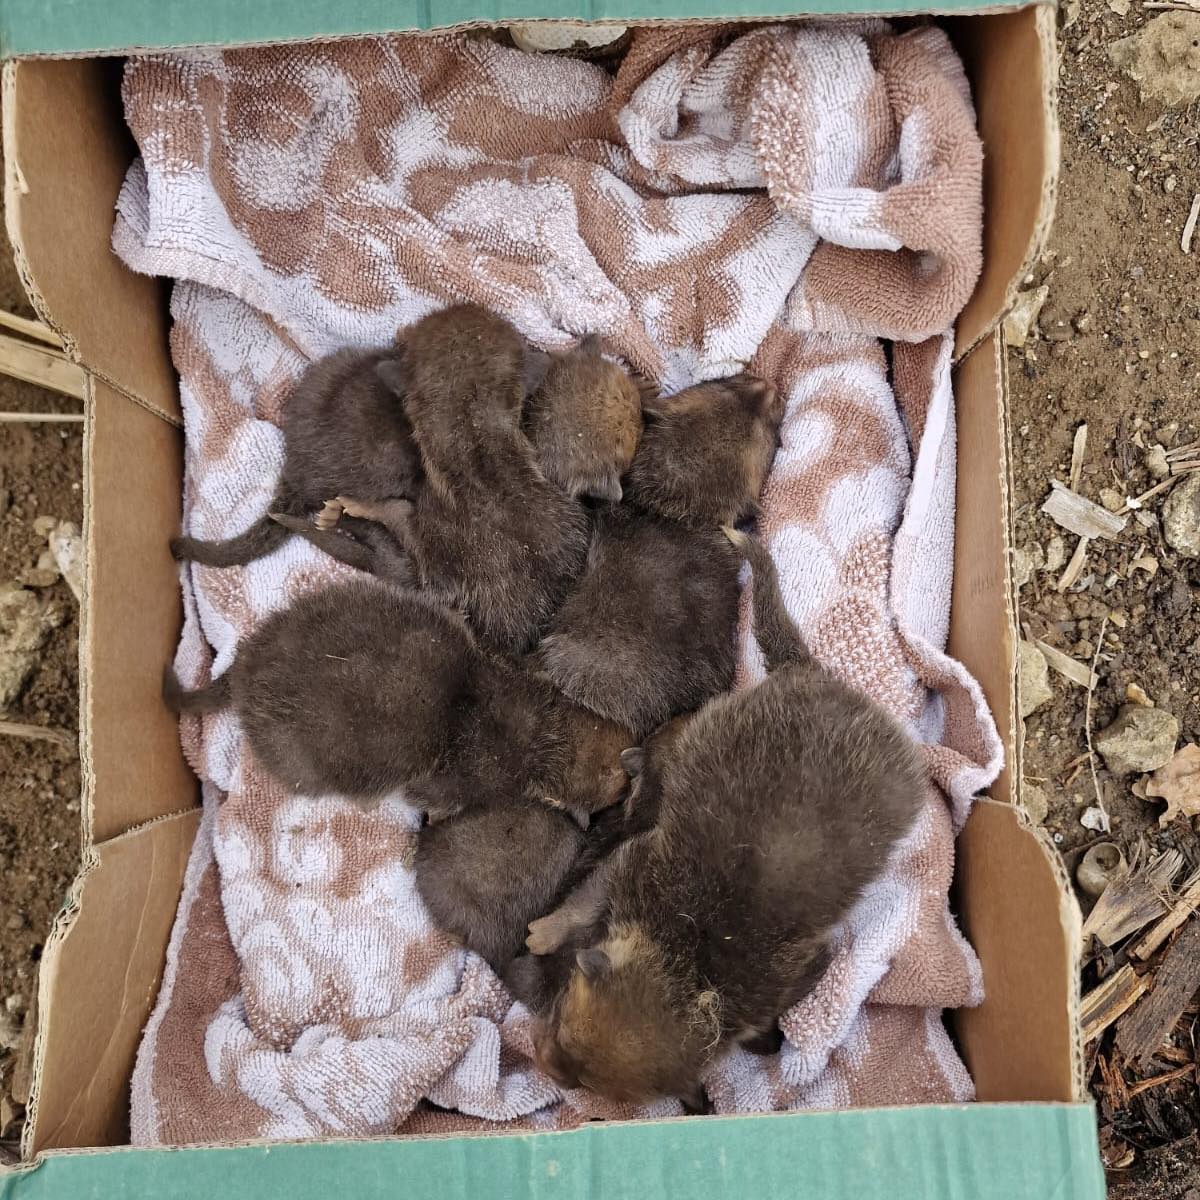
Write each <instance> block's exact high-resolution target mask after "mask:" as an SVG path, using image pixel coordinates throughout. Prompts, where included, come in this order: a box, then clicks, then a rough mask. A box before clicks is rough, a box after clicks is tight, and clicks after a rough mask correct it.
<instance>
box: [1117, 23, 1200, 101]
mask: <svg viewBox="0 0 1200 1200" xmlns="http://www.w3.org/2000/svg"><path fill="white" fill-rule="evenodd" d="M1198 41H1200V12H1165V13H1163V14H1162V15H1161V16H1158V17H1155V18H1154V19H1153V20H1152V21H1148V22H1147V23H1146V24H1145V25H1143V26H1142V28H1141V29H1140V30H1139V31H1138V32H1137V33H1135V34H1133V35H1132V36H1131V37H1124V38H1120V39H1118V40H1117V41H1115V42H1112V43H1110V44H1109V47H1108V57H1109V61H1110V62H1112V64H1113V65H1114V66H1115V67H1118V68H1120V69H1121V70H1123V71H1125V72H1126V74H1128V76H1129V78H1130V79H1132V80H1133V81H1134V82H1135V83H1137V85H1138V88H1139V90H1140V91H1141V93H1142V98H1143V99H1146V98H1148V97H1149V98H1152V99H1156V100H1162V101H1164V102H1165V103H1167V104H1191V103H1192V101H1194V100H1195V99H1196V98H1197V97H1200V70H1197V69H1196V61H1195V58H1196V43H1197V42H1198Z"/></svg>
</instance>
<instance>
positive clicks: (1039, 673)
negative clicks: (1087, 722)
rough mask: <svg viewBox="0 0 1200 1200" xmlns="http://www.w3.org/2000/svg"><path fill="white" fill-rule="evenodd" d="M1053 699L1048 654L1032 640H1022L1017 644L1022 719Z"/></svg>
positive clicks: (1018, 691)
mask: <svg viewBox="0 0 1200 1200" xmlns="http://www.w3.org/2000/svg"><path fill="white" fill-rule="evenodd" d="M1053 699H1054V689H1053V688H1051V686H1050V668H1049V667H1048V666H1047V664H1046V656H1045V655H1044V654H1043V653H1042V652H1041V651H1040V650H1039V649H1038V648H1037V647H1036V646H1035V645H1033V644H1032V643H1031V642H1026V641H1024V640H1022V641H1021V643H1020V644H1019V645H1018V646H1017V703H1018V706H1019V708H1020V712H1021V717H1022V719H1024V718H1025V717H1027V716H1029V714H1030V713H1031V712H1033V711H1034V710H1035V709H1038V708H1040V707H1041V706H1042V705H1043V704H1045V703H1046V701H1047V700H1053Z"/></svg>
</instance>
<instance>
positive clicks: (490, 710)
mask: <svg viewBox="0 0 1200 1200" xmlns="http://www.w3.org/2000/svg"><path fill="white" fill-rule="evenodd" d="M165 694H166V698H167V700H168V702H169V703H171V705H172V706H173V707H174V708H176V709H181V710H185V709H186V710H197V709H201V710H202V709H212V708H217V707H222V706H224V705H226V704H232V705H233V706H234V708H236V710H237V713H238V717H239V719H240V720H241V723H242V728H243V729H244V731H245V734H246V738H247V740H248V741H249V743H250V746H251V749H252V750H253V751H254V754H255V756H256V757H257V758H258V760H259V761H260V762H261V763H262V764H263V766H265V767H266V768H267V770H268V771H270V772H271V774H272V775H274V776H275V777H276V778H277V779H278V780H279V781H280V782H281V783H283V784H285V785H286V786H288V787H290V788H292V789H293V790H295V791H297V792H300V793H302V794H306V795H319V794H322V793H325V792H336V793H339V794H342V795H345V796H349V797H353V798H357V799H361V800H371V799H375V798H378V797H381V796H384V795H387V794H388V793H390V792H393V791H395V790H397V789H399V788H404V789H405V793H406V797H407V799H408V800H409V801H410V802H411V803H413V804H414V805H416V806H417V807H419V808H423V809H424V810H426V811H427V812H428V813H429V816H430V819H431V820H440V819H444V818H446V817H449V816H452V815H453V814H455V813H457V812H460V811H462V810H463V809H466V808H469V807H472V806H482V805H487V804H490V803H493V802H495V801H497V800H504V799H512V798H514V797H522V796H525V797H528V798H530V799H532V800H534V801H538V802H542V803H545V804H548V805H551V806H553V807H557V808H562V809H566V810H570V811H572V812H578V813H587V812H590V811H592V810H593V809H601V808H605V807H607V806H608V805H611V804H614V803H616V802H617V800H619V799H620V798H621V796H622V794H623V792H624V790H625V786H626V779H625V774H624V772H623V770H622V769H621V765H620V754H621V751H622V749H624V748H625V747H627V746H628V745H629V743H630V741H631V737H630V734H629V732H628V731H627V730H623V729H619V728H616V727H614V726H612V725H611V724H609V723H607V722H604V721H601V720H598V719H597V718H596V716H595V715H594V714H592V713H589V712H587V711H585V710H583V709H581V708H579V707H578V706H577V705H575V704H572V703H571V702H570V701H568V700H567V699H566V698H565V697H563V696H562V695H561V694H560V693H558V692H557V691H556V690H555V689H554V688H553V687H552V686H551V684H550V682H549V681H548V680H546V679H545V678H544V677H541V676H537V675H534V674H532V673H530V672H528V671H526V670H523V669H521V668H520V667H518V666H516V665H514V664H511V663H508V662H505V661H503V660H500V659H495V658H493V657H491V656H489V655H487V654H485V653H484V652H483V651H482V650H481V649H480V648H479V646H478V644H477V642H476V640H475V638H474V636H473V634H472V633H471V631H470V629H469V628H468V627H467V624H466V622H465V621H464V620H463V618H462V617H461V616H460V615H459V614H458V613H456V612H454V611H453V610H451V609H449V608H447V607H445V606H444V605H442V604H439V603H438V602H437V601H436V600H434V599H433V598H431V597H428V596H425V595H423V594H419V593H415V592H410V591H404V590H401V589H397V588H393V587H391V586H389V585H387V584H384V583H381V582H379V581H376V580H371V579H355V580H351V581H347V582H345V583H339V584H335V585H333V586H331V587H327V588H323V589H321V590H320V591H316V592H312V593H310V594H308V595H306V596H302V597H301V598H300V599H299V600H297V601H296V602H295V603H294V604H292V605H291V606H290V607H288V608H285V609H282V610H281V611H279V612H276V613H274V614H272V615H271V616H270V617H268V618H267V619H266V620H264V621H263V622H262V623H261V624H260V625H259V626H258V627H257V628H256V629H255V630H254V632H253V633H252V634H251V635H250V636H249V637H248V638H246V639H245V640H244V641H243V642H242V644H241V645H240V646H239V648H238V654H237V658H236V659H235V660H234V662H233V665H232V666H231V667H230V668H229V670H228V671H227V672H226V673H225V674H224V675H222V676H221V677H220V678H219V679H218V680H216V681H215V682H214V683H213V684H211V685H210V686H209V687H208V688H204V689H201V690H200V691H198V692H184V691H182V690H180V689H179V687H178V685H177V684H176V683H175V681H174V677H173V676H171V675H168V676H167V680H166V689H165Z"/></svg>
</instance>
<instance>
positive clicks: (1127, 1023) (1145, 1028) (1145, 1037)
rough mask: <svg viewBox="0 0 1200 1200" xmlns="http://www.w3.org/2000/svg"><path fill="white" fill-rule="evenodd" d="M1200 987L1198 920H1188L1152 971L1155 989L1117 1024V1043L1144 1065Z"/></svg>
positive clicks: (1129, 1055) (1135, 1061)
mask: <svg viewBox="0 0 1200 1200" xmlns="http://www.w3.org/2000/svg"><path fill="white" fill-rule="evenodd" d="M1197 988H1200V921H1190V922H1189V923H1188V924H1186V925H1185V926H1184V928H1183V933H1182V934H1180V936H1179V938H1178V939H1177V940H1176V942H1175V944H1174V945H1173V946H1172V947H1171V948H1170V949H1169V950H1168V951H1167V953H1166V956H1165V957H1164V958H1163V961H1162V965H1161V966H1160V967H1159V968H1158V970H1157V971H1156V972H1155V975H1154V990H1153V991H1152V992H1151V993H1150V995H1149V996H1148V997H1147V998H1146V999H1145V1000H1144V1001H1143V1002H1142V1003H1141V1004H1139V1005H1138V1006H1137V1007H1136V1008H1135V1009H1134V1010H1133V1011H1132V1012H1130V1013H1129V1015H1128V1016H1126V1017H1123V1018H1122V1019H1121V1021H1120V1023H1119V1024H1118V1025H1117V1046H1118V1047H1119V1049H1120V1050H1121V1053H1122V1054H1124V1056H1125V1058H1126V1060H1127V1061H1129V1062H1131V1063H1134V1064H1136V1065H1137V1066H1138V1067H1140V1068H1142V1069H1144V1068H1145V1067H1146V1066H1147V1065H1148V1064H1149V1062H1150V1059H1152V1058H1153V1057H1154V1053H1155V1051H1156V1050H1158V1048H1159V1047H1160V1046H1161V1045H1162V1044H1163V1043H1164V1042H1165V1041H1166V1040H1167V1038H1168V1037H1169V1036H1170V1033H1171V1030H1172V1029H1174V1028H1175V1022H1176V1021H1178V1020H1179V1017H1180V1015H1181V1014H1182V1012H1183V1010H1184V1009H1185V1008H1186V1007H1187V1005H1188V1002H1189V1001H1190V1000H1191V998H1192V997H1193V996H1194V995H1195V994H1196V989H1197Z"/></svg>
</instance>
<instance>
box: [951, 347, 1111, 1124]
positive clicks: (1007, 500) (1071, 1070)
mask: <svg viewBox="0 0 1200 1200" xmlns="http://www.w3.org/2000/svg"><path fill="white" fill-rule="evenodd" d="M1006 365H1007V362H1006V355H1005V351H1004V346H1003V341H1002V338H1001V335H1000V332H999V331H998V330H996V331H993V333H992V335H991V338H990V341H989V342H987V343H983V344H980V345H978V346H977V347H976V349H975V350H974V351H973V353H972V354H971V355H969V356H967V358H966V359H964V360H963V361H962V363H961V364H960V366H959V368H958V369H959V371H960V372H968V373H969V378H970V381H971V385H972V386H974V387H975V388H979V387H980V386H982V385H986V384H987V383H988V382H989V381H990V385H991V387H992V388H993V389H994V393H993V397H992V399H993V403H992V406H991V410H992V412H994V414H995V417H994V420H995V425H992V424H991V423H990V422H986V421H985V422H983V423H981V424H978V425H977V426H976V429H977V431H978V438H979V439H980V441H979V445H978V446H977V448H976V450H975V454H976V457H977V458H978V459H980V461H977V462H975V464H974V469H975V470H976V471H982V470H984V469H986V463H989V462H992V461H993V455H994V456H995V460H996V461H995V470H996V475H995V477H994V479H993V482H992V485H991V489H992V491H993V492H994V494H995V496H994V499H995V503H997V504H998V505H999V510H1000V511H999V512H998V513H996V524H993V525H990V527H989V529H987V530H981V531H980V532H981V536H984V537H985V538H987V540H990V541H993V542H994V541H995V539H996V538H997V536H998V535H999V537H1000V538H1001V540H1002V543H1003V548H1002V552H1001V553H998V554H997V553H995V551H992V552H991V553H990V554H989V555H987V556H985V558H984V559H983V560H982V562H983V566H984V567H987V566H988V564H990V567H991V569H994V570H995V572H996V574H997V578H996V580H995V581H994V582H993V580H992V579H990V578H989V577H988V576H987V575H986V574H983V575H979V574H976V575H974V576H969V575H968V572H966V571H965V570H963V569H962V564H959V563H956V587H957V586H959V585H960V583H961V584H962V585H963V586H966V587H968V588H971V587H974V588H977V589H978V588H986V591H987V594H988V595H993V594H995V595H996V596H997V599H998V600H1001V599H1002V609H1003V611H1002V615H1001V614H997V616H996V619H997V620H999V621H1000V622H1001V623H1002V625H1003V628H1004V637H1003V639H1002V647H1001V648H1000V649H999V653H1001V654H1002V655H1003V662H1002V663H998V662H997V661H996V652H995V651H993V649H992V647H991V644H990V643H989V642H987V641H983V642H980V641H979V640H978V639H974V640H972V634H973V630H972V629H967V630H966V631H965V634H964V638H965V640H964V644H963V645H962V647H960V649H961V650H963V651H964V652H965V651H967V650H972V651H973V652H974V653H976V654H978V655H981V658H980V661H979V663H978V664H974V669H975V670H976V672H977V674H978V675H979V677H980V678H981V682H990V684H991V686H990V688H989V692H990V693H992V694H994V693H995V692H997V691H999V690H1000V688H1001V684H1000V679H1001V678H1003V681H1004V685H1003V688H1004V691H1005V692H1006V694H1007V700H1008V703H1007V705H1006V711H1004V712H1001V711H996V713H995V715H996V718H997V726H998V728H999V730H1000V733H1001V736H1002V738H1003V740H1004V744H1005V752H1006V755H1007V756H1008V762H1007V763H1006V767H1005V771H1004V774H1003V775H1002V777H1001V778H1000V779H999V780H997V783H996V785H995V786H994V787H993V789H992V795H991V798H990V799H986V798H985V799H981V800H979V801H977V802H976V810H975V811H974V812H973V813H972V816H971V818H970V820H969V821H968V823H967V827H966V829H965V830H964V831H963V834H962V836H961V837H960V841H959V857H960V860H961V861H960V864H959V876H958V878H959V881H960V882H961V880H962V878H964V877H965V876H966V875H968V874H970V875H971V876H972V877H973V886H972V888H970V889H967V890H966V891H965V892H963V893H961V894H960V895H959V898H958V907H959V910H960V912H961V915H962V918H963V923H964V928H965V931H966V932H967V934H968V936H969V937H970V938H971V940H972V941H973V942H974V943H975V944H976V945H977V946H978V947H979V948H980V952H981V957H984V958H987V959H989V960H990V961H992V962H993V963H995V962H997V961H999V962H1003V963H1010V964H1012V963H1021V962H1022V961H1024V959H1023V957H1022V955H1023V952H1024V953H1025V956H1026V958H1027V959H1028V964H1029V965H1028V972H1029V974H1028V979H1027V985H1026V987H1022V986H1021V981H1020V980H1018V979H1016V978H1015V977H1014V976H1013V975H1012V974H1011V972H1010V973H1005V974H1001V975H999V976H996V977H993V978H991V980H990V982H989V979H988V978H987V977H986V975H985V1000H984V1005H983V1006H981V1007H980V1008H979V1009H975V1010H971V1009H964V1010H961V1011H960V1012H959V1013H958V1014H957V1015H956V1017H955V1024H956V1026H957V1027H958V1028H959V1033H960V1039H961V1041H962V1045H963V1048H964V1051H965V1053H966V1057H967V1062H968V1066H969V1067H970V1068H971V1070H972V1074H973V1076H974V1077H975V1078H976V1082H977V1085H978V1086H979V1087H980V1090H981V1095H982V1096H983V1099H984V1100H1009V1099H1012V1098H1013V1096H1012V1093H1011V1087H1010V1084H1009V1078H1008V1077H1009V1074H1010V1071H1011V1070H1012V1067H1013V1063H1012V1060H1005V1059H1002V1058H997V1057H996V1056H994V1055H992V1054H991V1053H990V1049H989V1045H988V1042H989V1040H990V1039H989V1037H988V1034H989V1031H990V1032H991V1033H993V1034H994V1033H995V1032H996V1030H995V1027H994V1025H993V1024H992V1023H993V1022H996V1021H998V1022H1000V1024H1001V1025H1002V1026H1004V1025H1005V1024H1006V1023H1007V1021H1008V1018H1009V1016H1010V1014H1009V1013H1008V1011H1007V1009H1008V1008H1012V1009H1013V1010H1019V1009H1020V1008H1021V1007H1022V1005H1023V1004H1027V1003H1028V1001H1027V999H1026V994H1025V993H1026V991H1028V993H1029V994H1030V995H1032V994H1033V993H1034V992H1038V993H1040V994H1042V995H1043V996H1045V995H1050V996H1053V1004H1048V1005H1047V1006H1046V1011H1045V1012H1042V1011H1041V1010H1040V1009H1038V1008H1037V1007H1036V1006H1035V1007H1034V1011H1032V1012H1030V1013H1029V1014H1027V1018H1026V1020H1027V1023H1028V1026H1029V1030H1030V1046H1029V1054H1028V1055H1027V1056H1026V1058H1025V1059H1024V1066H1023V1067H1020V1070H1021V1071H1023V1072H1024V1074H1025V1076H1027V1077H1028V1082H1029V1085H1030V1086H1031V1087H1036V1091H1035V1092H1034V1096H1035V1098H1039V1099H1043V1100H1050V1099H1054V1100H1067V1099H1073V1100H1076V1101H1081V1100H1086V1099H1087V1091H1086V1086H1085V1081H1084V1078H1083V1047H1082V1045H1081V1042H1080V1031H1079V1020H1078V1013H1079V1000H1080V984H1079V964H1080V956H1081V951H1082V935H1081V919H1080V913H1079V907H1078V904H1077V903H1076V900H1075V895H1074V891H1073V889H1072V888H1071V886H1070V881H1069V879H1068V878H1067V874H1066V870H1065V868H1064V866H1063V863H1062V859H1061V857H1060V856H1059V854H1058V851H1057V849H1056V848H1055V847H1054V845H1053V843H1052V841H1051V840H1050V838H1049V837H1048V836H1047V834H1046V832H1045V830H1043V829H1042V828H1041V827H1040V826H1035V825H1034V824H1033V823H1032V822H1031V821H1030V820H1029V817H1028V815H1027V813H1026V811H1025V809H1024V808H1023V807H1022V805H1021V804H1020V803H1019V802H1018V800H1019V780H1020V751H1019V740H1020V731H1021V728H1022V726H1021V722H1020V718H1019V716H1018V713H1017V708H1016V653H1015V647H1016V637H1017V619H1016V617H1017V594H1016V588H1015V586H1014V582H1013V577H1012V563H1011V552H1012V544H1013V533H1012V530H1013V525H1012V507H1011V496H1012V479H1011V468H1012V461H1013V460H1012V453H1011V422H1010V416H1009V411H1008V403H1007V399H1008V381H1007V374H1006ZM959 382H960V385H961V386H963V387H964V389H965V387H966V384H967V381H966V380H960V381H959ZM961 399H962V396H961V394H960V400H961ZM974 399H975V401H977V402H982V401H983V399H984V393H982V392H980V393H979V394H977V395H975V396H974ZM984 408H985V406H984V405H982V403H980V404H979V407H977V408H976V409H974V410H973V411H972V413H970V414H967V413H964V414H963V418H964V421H968V420H969V419H970V418H972V417H974V418H982V414H983V411H984ZM963 441H964V439H960V458H961V455H962V454H963V453H965V452H967V451H966V450H965V449H964V445H963ZM961 467H962V464H961V462H960V469H961ZM974 517H977V514H974V516H972V515H967V516H966V519H967V520H970V519H974ZM960 551H961V552H964V555H965V557H967V558H969V557H970V555H966V554H965V548H963V547H960ZM981 569H982V568H981ZM952 650H953V639H952ZM963 657H964V658H967V657H969V656H968V655H966V654H965V653H964V654H963ZM967 665H968V666H972V665H973V664H971V663H970V662H969V661H968V663H967ZM998 856H1003V857H1004V861H1003V862H997V858H998ZM1006 871H1007V872H1009V873H1016V874H1018V875H1023V876H1024V878H1025V880H1026V885H1025V887H1026V888H1027V889H1028V891H1029V893H1030V895H1026V894H1025V890H1024V889H1023V888H1022V887H1021V886H1020V885H1019V882H1018V880H1017V879H1012V880H1005V879H1004V878H1002V877H1001V876H1002V875H1003V874H1004V872H1006ZM982 876H990V879H989V881H988V886H989V887H990V888H991V889H993V890H994V893H995V894H994V897H993V901H992V904H991V906H990V907H989V908H988V909H986V910H977V909H976V907H975V904H974V903H973V897H974V896H977V895H978V894H979V891H980V888H981V886H982V885H981V877H982ZM1031 899H1032V900H1034V901H1035V902H1031ZM1027 938H1028V939H1030V941H1031V943H1032V945H1033V946H1034V947H1035V948H1036V949H1035V951H1034V952H1032V953H1030V952H1027V951H1024V946H1025V940H1026V939H1027ZM1000 945H1003V947H1004V949H1003V950H1000V948H999V947H1000ZM989 950H991V951H992V952H991V953H990V954H989ZM1056 981H1060V983H1061V986H1060V984H1059V983H1058V982H1056ZM1006 993H1007V996H1008V998H1009V1000H1010V1003H1009V1004H1008V1005H1007V1006H1006V1005H1005V1004H1000V1006H999V1009H997V1010H990V1009H989V1005H990V1003H991V1002H992V999H993V997H995V996H996V995H1001V996H1004V995H1005V994H1006ZM1064 1006H1065V1014H1064ZM1060 1014H1061V1015H1060ZM1039 1024H1040V1026H1041V1027H1040V1028H1036V1027H1037V1026H1039ZM1008 1033H1009V1034H1010V1035H1011V1033H1012V1030H1011V1029H1009V1030H1008ZM1002 1040H1003V1039H1002ZM1044 1042H1048V1043H1050V1044H1051V1045H1053V1046H1054V1047H1055V1048H1056V1051H1057V1048H1059V1047H1061V1049H1062V1051H1065V1053H1066V1056H1067V1059H1068V1064H1067V1069H1066V1070H1065V1071H1064V1070H1063V1069H1062V1068H1057V1067H1055V1066H1054V1063H1053V1062H1050V1061H1049V1059H1048V1058H1047V1056H1046V1055H1045V1053H1044V1045H1043V1043H1044ZM1017 1044H1018V1045H1019V1046H1021V1045H1023V1044H1022V1043H1017ZM1017 1057H1018V1059H1019V1058H1020V1057H1021V1056H1020V1055H1018V1056H1017ZM1051 1057H1054V1056H1051ZM1058 1061H1060V1062H1061V1061H1062V1059H1061V1056H1059V1057H1058ZM1034 1077H1036V1084H1035V1082H1034ZM1027 1098H1028V1097H1027Z"/></svg>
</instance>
